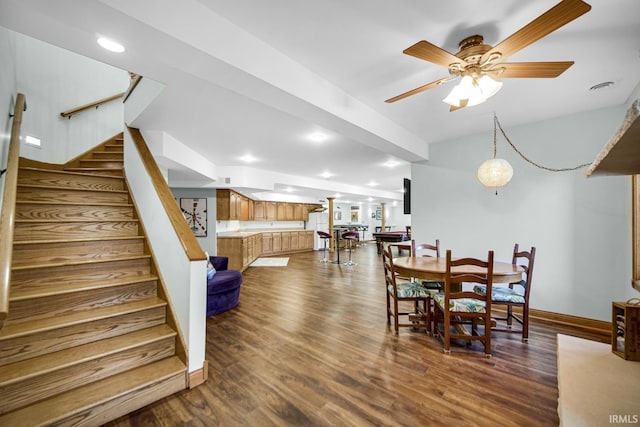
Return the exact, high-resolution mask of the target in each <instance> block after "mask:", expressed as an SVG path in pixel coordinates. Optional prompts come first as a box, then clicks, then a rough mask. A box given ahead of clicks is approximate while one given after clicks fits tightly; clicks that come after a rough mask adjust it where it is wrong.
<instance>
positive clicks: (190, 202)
mask: <svg viewBox="0 0 640 427" xmlns="http://www.w3.org/2000/svg"><path fill="white" fill-rule="evenodd" d="M180 210H181V211H182V214H183V215H184V218H185V219H186V220H187V224H189V228H191V231H193V234H194V235H195V236H196V237H207V199H206V198H186V197H185V198H181V199H180Z"/></svg>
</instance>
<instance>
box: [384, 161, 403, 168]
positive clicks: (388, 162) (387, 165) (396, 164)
mask: <svg viewBox="0 0 640 427" xmlns="http://www.w3.org/2000/svg"><path fill="white" fill-rule="evenodd" d="M399 164H400V162H396V161H395V160H389V161H387V162H386V163H384V165H385V166H386V167H388V168H395V167H396V166H398V165H399Z"/></svg>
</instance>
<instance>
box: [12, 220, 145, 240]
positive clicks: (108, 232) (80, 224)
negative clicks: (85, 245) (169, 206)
mask: <svg viewBox="0 0 640 427" xmlns="http://www.w3.org/2000/svg"><path fill="white" fill-rule="evenodd" d="M138 225H139V221H138V220H137V219H131V218H124V219H113V220H111V219H109V220H106V219H105V220H99V221H96V220H88V219H87V220H85V219H77V220H50V221H43V220H16V221H15V228H14V239H17V240H28V239H33V240H44V239H53V238H56V237H60V236H67V237H69V238H83V237H87V238H88V237H91V236H92V235H95V234H96V233H100V234H99V235H100V236H103V237H107V236H108V237H115V236H136V235H138Z"/></svg>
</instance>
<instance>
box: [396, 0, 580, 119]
mask: <svg viewBox="0 0 640 427" xmlns="http://www.w3.org/2000/svg"><path fill="white" fill-rule="evenodd" d="M589 10H591V6H590V5H588V4H587V3H585V2H584V1H582V0H562V1H561V2H560V3H558V4H557V5H555V6H554V7H552V8H551V9H549V10H548V11H546V12H545V13H543V14H542V15H540V16H539V17H537V18H536V19H534V20H533V21H531V22H530V23H529V24H527V25H525V26H524V27H522V28H521V29H520V30H518V31H516V32H515V33H513V34H512V35H511V36H509V37H507V38H506V39H504V40H503V41H502V42H500V43H498V44H497V45H496V46H494V47H492V46H490V45H487V44H484V43H483V37H482V36H480V35H474V36H471V37H467V38H465V39H464V40H462V41H461V42H460V44H459V47H460V51H459V52H457V53H456V54H451V53H449V52H448V51H446V50H444V49H442V48H439V47H438V46H436V45H434V44H431V43H429V42H428V41H425V40H422V41H419V42H418V43H416V44H414V45H413V46H411V47H409V48H407V49H405V50H404V51H403V53H405V54H407V55H411V56H415V57H416V58H419V59H424V60H425V61H429V62H433V63H434V64H438V65H442V66H443V67H447V68H448V69H449V76H448V77H443V78H441V79H438V80H436V81H434V82H431V83H428V84H426V85H423V86H420V87H418V88H415V89H413V90H410V91H408V92H405V93H403V94H401V95H398V96H394V97H393V98H390V99H387V100H386V101H385V102H389V103H391V102H396V101H399V100H401V99H404V98H406V97H408V96H411V95H415V94H417V93H420V92H424V91H426V90H428V89H431V88H434V87H437V86H440V85H442V84H444V83H447V82H449V81H451V80H454V79H458V78H460V83H459V84H458V85H457V86H455V87H454V88H453V90H452V91H451V93H450V94H449V96H447V98H445V99H444V100H443V101H444V102H446V103H448V104H450V106H451V107H450V111H455V110H458V109H460V108H464V107H467V106H469V107H470V106H472V105H477V104H480V103H482V102H484V101H486V100H487V99H488V98H490V97H491V96H493V95H495V94H496V93H497V92H498V90H500V88H501V87H502V82H501V80H502V79H503V78H531V77H538V78H540V77H546V78H552V77H558V76H559V75H560V74H562V73H563V72H564V71H565V70H566V69H567V68H569V67H570V66H572V65H573V61H562V62H503V61H505V60H506V59H507V58H508V57H510V56H511V55H513V54H514V53H516V52H518V51H519V50H521V49H523V48H525V47H527V46H529V45H530V44H532V43H534V42H535V41H537V40H539V39H541V38H543V37H544V36H546V35H547V34H550V33H552V32H553V31H555V30H557V29H558V28H560V27H562V26H563V25H566V24H568V23H569V22H571V21H573V20H574V19H576V18H578V17H579V16H581V15H583V14H585V13H587V12H588V11H589Z"/></svg>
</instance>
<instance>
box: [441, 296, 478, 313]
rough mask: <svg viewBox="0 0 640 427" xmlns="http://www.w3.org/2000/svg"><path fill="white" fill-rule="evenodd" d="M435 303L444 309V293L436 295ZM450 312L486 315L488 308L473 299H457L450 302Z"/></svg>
mask: <svg viewBox="0 0 640 427" xmlns="http://www.w3.org/2000/svg"><path fill="white" fill-rule="evenodd" d="M433 302H434V303H436V304H438V305H439V306H440V307H442V308H443V309H444V293H442V292H440V293H437V294H435V295H434V297H433ZM449 311H452V312H458V313H486V312H487V307H486V305H485V303H484V301H479V300H476V299H473V298H457V299H450V300H449Z"/></svg>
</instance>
